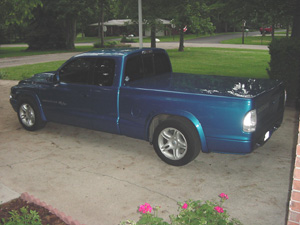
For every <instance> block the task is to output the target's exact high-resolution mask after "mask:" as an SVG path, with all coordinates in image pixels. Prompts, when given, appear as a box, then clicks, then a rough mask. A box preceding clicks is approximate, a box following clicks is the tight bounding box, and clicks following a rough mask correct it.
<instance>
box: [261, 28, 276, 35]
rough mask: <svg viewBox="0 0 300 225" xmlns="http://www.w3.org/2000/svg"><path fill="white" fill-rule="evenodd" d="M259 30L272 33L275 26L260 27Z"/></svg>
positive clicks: (262, 32)
mask: <svg viewBox="0 0 300 225" xmlns="http://www.w3.org/2000/svg"><path fill="white" fill-rule="evenodd" d="M259 31H260V33H261V34H271V33H272V31H273V28H272V27H264V28H263V27H261V28H259Z"/></svg>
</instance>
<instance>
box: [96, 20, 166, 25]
mask: <svg viewBox="0 0 300 225" xmlns="http://www.w3.org/2000/svg"><path fill="white" fill-rule="evenodd" d="M158 20H159V21H160V23H162V24H164V25H166V24H171V21H170V20H164V19H158ZM129 24H133V22H132V20H131V19H120V20H109V21H107V22H104V25H105V26H119V27H122V26H127V25H129ZM90 26H98V23H93V24H90Z"/></svg>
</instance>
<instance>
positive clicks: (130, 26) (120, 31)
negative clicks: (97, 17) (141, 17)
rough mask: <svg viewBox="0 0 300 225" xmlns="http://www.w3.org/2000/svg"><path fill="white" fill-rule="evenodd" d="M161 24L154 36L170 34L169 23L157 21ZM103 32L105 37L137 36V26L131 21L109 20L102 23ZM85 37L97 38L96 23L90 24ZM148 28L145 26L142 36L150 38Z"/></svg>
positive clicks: (167, 21) (162, 20)
mask: <svg viewBox="0 0 300 225" xmlns="http://www.w3.org/2000/svg"><path fill="white" fill-rule="evenodd" d="M158 20H159V23H160V24H161V28H160V30H158V31H157V33H156V36H167V35H170V34H171V21H170V20H164V19H158ZM104 26H105V28H104V30H105V35H106V36H120V35H126V36H127V35H130V34H133V35H135V36H138V24H137V22H135V21H133V20H131V19H118V20H109V21H107V22H104ZM89 27H90V28H91V29H89V32H88V34H86V35H87V36H97V33H98V23H93V24H90V25H89ZM150 34H151V32H150V28H149V27H148V26H146V28H144V30H143V35H144V36H150Z"/></svg>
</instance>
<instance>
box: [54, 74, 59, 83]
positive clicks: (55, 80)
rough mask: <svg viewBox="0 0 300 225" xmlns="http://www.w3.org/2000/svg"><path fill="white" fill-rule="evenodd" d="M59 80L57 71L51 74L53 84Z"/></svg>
mask: <svg viewBox="0 0 300 225" xmlns="http://www.w3.org/2000/svg"><path fill="white" fill-rule="evenodd" d="M59 81H60V79H59V75H58V72H56V73H55V74H54V75H53V83H54V84H58V83H59Z"/></svg>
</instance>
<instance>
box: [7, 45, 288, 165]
mask: <svg viewBox="0 0 300 225" xmlns="http://www.w3.org/2000/svg"><path fill="white" fill-rule="evenodd" d="M10 103H11V105H12V107H13V109H14V110H15V111H16V112H17V115H18V119H19V121H20V123H21V124H22V126H23V127H24V128H25V129H27V130H29V131H34V130H37V129H40V128H42V127H44V126H45V124H46V122H57V123H64V124H69V125H74V126H80V127H85V128H89V129H94V130H99V131H104V132H110V133H114V134H121V135H126V136H129V137H133V138H137V139H143V140H146V141H149V142H150V143H151V144H153V146H154V149H155V151H156V153H157V155H158V156H159V157H160V158H161V159H162V160H163V161H164V162H166V163H168V164H171V165H175V166H182V165H185V164H187V163H189V162H191V161H192V160H193V159H195V158H196V157H197V155H198V154H199V152H200V150H202V151H203V152H211V151H213V152H221V153H239V154H246V153H250V152H251V151H252V150H253V149H254V148H255V147H256V146H259V145H262V144H263V143H265V142H266V141H267V140H268V139H269V138H270V137H271V135H272V133H273V131H275V130H276V129H277V128H278V127H279V126H280V124H281V122H282V119H283V113H284V104H285V91H284V87H283V83H281V82H279V81H275V80H269V79H251V78H237V77H225V76H224V77H223V76H211V75H194V74H183V73H173V72H172V66H171V63H170V60H169V57H168V55H167V53H166V51H165V50H163V49H150V48H149V49H148V48H145V49H116V50H97V51H92V52H87V53H82V54H79V55H76V56H74V57H72V58H71V59H69V60H68V61H67V62H65V63H64V64H63V65H62V66H61V67H60V68H59V69H58V70H57V71H52V72H45V73H40V74H36V75H34V76H33V77H31V78H29V79H26V80H22V81H20V82H19V84H18V85H16V86H14V87H12V88H11V95H10Z"/></svg>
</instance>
